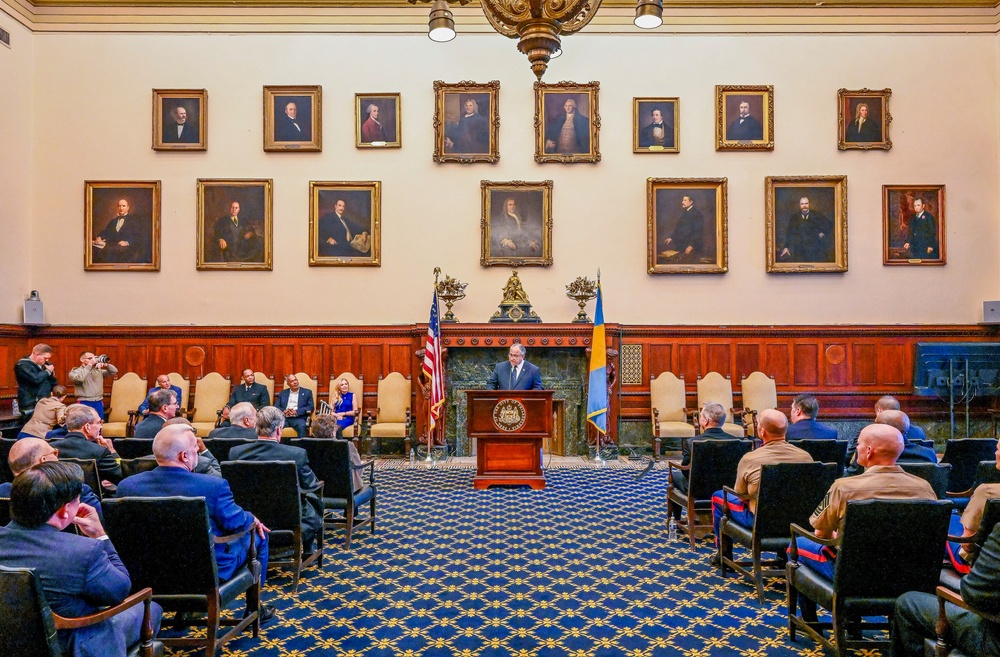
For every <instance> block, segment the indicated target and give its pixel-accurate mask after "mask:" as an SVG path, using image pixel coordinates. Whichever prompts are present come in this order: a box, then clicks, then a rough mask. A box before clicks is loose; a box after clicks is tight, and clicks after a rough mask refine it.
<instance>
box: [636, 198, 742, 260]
mask: <svg viewBox="0 0 1000 657" xmlns="http://www.w3.org/2000/svg"><path fill="white" fill-rule="evenodd" d="M646 247H647V248H646V270H647V272H648V273H650V274H725V273H726V272H727V271H729V181H728V179H726V178H647V179H646Z"/></svg>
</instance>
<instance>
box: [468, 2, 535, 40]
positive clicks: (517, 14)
mask: <svg viewBox="0 0 1000 657" xmlns="http://www.w3.org/2000/svg"><path fill="white" fill-rule="evenodd" d="M480 4H481V5H482V7H483V14H485V15H486V20H488V21H489V22H490V25H492V26H493V29H494V30H496V31H497V32H499V33H500V34H502V35H503V36H505V37H509V38H512V39H516V38H517V37H518V33H517V26H518V24H519V23H521V22H522V21H525V20H527V19H529V18H530V17H531V13H530V12H529V8H528V5H527V3H526V2H524V0H480Z"/></svg>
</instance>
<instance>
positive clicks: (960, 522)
mask: <svg viewBox="0 0 1000 657" xmlns="http://www.w3.org/2000/svg"><path fill="white" fill-rule="evenodd" d="M996 461H997V470H1000V441H998V442H997V453H996ZM12 469H13V468H12ZM997 498H1000V484H979V485H978V486H976V490H975V491H973V493H972V497H971V498H970V499H969V504H968V505H967V506H966V507H965V511H963V512H962V514H961V515H959V514H958V512H957V511H956V512H954V513H952V514H951V526H950V527H949V528H948V535H949V536H975V535H976V533H977V532H978V531H979V525H980V523H982V520H983V512H984V511H986V500H990V499H997ZM947 551H948V558H949V559H951V564H952V565H953V566H954V567H955V570H956V571H958V572H959V573H961V574H963V575H964V574H965V573H968V572H969V565H970V559H969V555H968V554H967V553H966V551H965V546H964V545H963V544H962V543H956V542H954V541H948V546H947Z"/></svg>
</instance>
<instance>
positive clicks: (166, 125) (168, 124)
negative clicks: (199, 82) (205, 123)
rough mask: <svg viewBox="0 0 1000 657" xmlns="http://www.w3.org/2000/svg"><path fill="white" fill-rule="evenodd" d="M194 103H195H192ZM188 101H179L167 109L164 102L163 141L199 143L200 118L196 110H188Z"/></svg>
mask: <svg viewBox="0 0 1000 657" xmlns="http://www.w3.org/2000/svg"><path fill="white" fill-rule="evenodd" d="M192 104H193V103H192ZM186 105H187V103H178V104H176V105H174V106H173V107H171V108H170V109H167V107H166V106H167V103H164V113H165V115H166V116H164V117H163V143H164V144H197V143H198V118H197V113H196V112H195V111H193V110H192V111H188V108H187V107H186Z"/></svg>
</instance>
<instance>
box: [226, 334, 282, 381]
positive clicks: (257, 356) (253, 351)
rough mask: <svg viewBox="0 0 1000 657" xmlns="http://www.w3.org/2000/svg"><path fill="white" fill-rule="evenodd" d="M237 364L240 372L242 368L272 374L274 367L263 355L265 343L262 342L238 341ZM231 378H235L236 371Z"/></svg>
mask: <svg viewBox="0 0 1000 657" xmlns="http://www.w3.org/2000/svg"><path fill="white" fill-rule="evenodd" d="M237 366H238V367H239V371H240V373H242V372H243V370H253V371H254V372H263V373H264V374H267V375H268V376H274V367H273V366H272V365H271V363H269V362H268V359H267V358H266V357H265V345H263V344H254V343H240V361H239V363H237ZM233 378H234V379H235V378H236V373H234V374H233Z"/></svg>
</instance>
